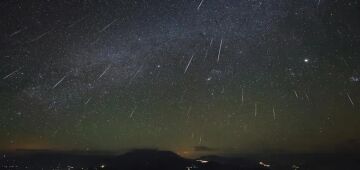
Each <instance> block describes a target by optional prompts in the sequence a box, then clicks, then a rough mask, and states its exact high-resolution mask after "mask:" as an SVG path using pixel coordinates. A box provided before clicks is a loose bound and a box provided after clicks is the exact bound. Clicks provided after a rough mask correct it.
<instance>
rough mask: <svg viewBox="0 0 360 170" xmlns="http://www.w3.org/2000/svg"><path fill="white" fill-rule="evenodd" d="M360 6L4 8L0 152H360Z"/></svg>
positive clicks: (241, 1) (285, 1) (340, 1)
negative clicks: (46, 150)
mask: <svg viewBox="0 0 360 170" xmlns="http://www.w3.org/2000/svg"><path fill="white" fill-rule="evenodd" d="M359 64H360V2H359V1H358V0H352V1H351V0H337V1H336V0H296V1H295V0H118V1H103V0H64V1H51V0H47V1H30V0H27V1H25V0H22V1H21V0H2V1H1V2H0V150H13V149H51V150H83V151H123V150H129V149H134V148H158V149H162V150H171V151H174V152H177V153H179V154H183V155H194V154H205V153H206V154H208V153H212V154H220V153H225V154H230V153H278V152H285V153H304V152H305V153H315V152H316V153H318V152H350V151H352V152H358V151H360V136H359V134H360V88H359V85H360V65H359Z"/></svg>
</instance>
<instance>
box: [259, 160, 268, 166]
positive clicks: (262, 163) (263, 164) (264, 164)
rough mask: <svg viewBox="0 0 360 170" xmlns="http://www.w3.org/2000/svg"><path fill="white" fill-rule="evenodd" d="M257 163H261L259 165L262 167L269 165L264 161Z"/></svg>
mask: <svg viewBox="0 0 360 170" xmlns="http://www.w3.org/2000/svg"><path fill="white" fill-rule="evenodd" d="M259 165H261V166H264V167H270V165H269V164H266V163H264V162H261V161H260V162H259Z"/></svg>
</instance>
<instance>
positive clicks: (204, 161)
mask: <svg viewBox="0 0 360 170" xmlns="http://www.w3.org/2000/svg"><path fill="white" fill-rule="evenodd" d="M196 161H198V162H200V163H203V164H206V163H208V162H209V161H206V160H201V159H200V160H196Z"/></svg>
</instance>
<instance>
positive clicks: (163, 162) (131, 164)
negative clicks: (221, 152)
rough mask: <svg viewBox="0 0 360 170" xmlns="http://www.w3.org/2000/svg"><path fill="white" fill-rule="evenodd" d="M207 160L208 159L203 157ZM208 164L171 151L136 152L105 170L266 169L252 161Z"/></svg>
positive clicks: (111, 164) (117, 159)
mask: <svg viewBox="0 0 360 170" xmlns="http://www.w3.org/2000/svg"><path fill="white" fill-rule="evenodd" d="M203 158H204V159H202V160H206V158H207V157H203ZM209 158H212V159H209V160H208V162H206V163H205V162H201V161H199V160H193V159H186V158H183V157H180V156H179V155H177V154H175V153H173V152H170V151H158V150H134V151H131V152H128V153H126V154H124V155H121V156H117V157H116V158H114V159H111V160H109V161H107V163H106V166H105V165H104V167H103V169H121V170H239V169H244V170H257V169H265V168H264V167H261V166H260V165H258V164H255V163H254V162H250V161H242V163H243V164H241V165H239V163H231V162H230V161H231V160H228V161H219V162H218V160H226V159H225V158H221V157H216V158H217V159H214V157H209Z"/></svg>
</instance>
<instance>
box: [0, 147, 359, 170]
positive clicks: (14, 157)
mask: <svg viewBox="0 0 360 170" xmlns="http://www.w3.org/2000/svg"><path fill="white" fill-rule="evenodd" d="M0 165H1V166H0V169H30V170H32V169H34V170H41V169H44V170H47V169H49V170H50V169H58V170H62V169H64V170H65V169H67V170H75V169H89V170H91V169H94V170H95V169H120V170H257V169H259V170H261V169H293V170H297V169H299V170H300V169H316V170H317V169H320V170H321V169H327V170H331V169H339V170H341V169H360V156H359V155H355V154H352V155H349V154H346V155H345V154H342V155H340V154H338V155H334V154H311V155H310V154H306V155H305V154H304V155H284V154H282V155H241V156H232V157H220V156H204V157H200V158H198V159H186V158H183V157H180V156H179V155H177V154H175V153H173V152H169V151H158V150H134V151H131V152H128V153H125V154H122V155H111V154H104V153H83V152H81V153H74V152H71V153H70V152H50V151H36V152H35V151H18V152H16V153H2V156H1V159H0Z"/></svg>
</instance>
